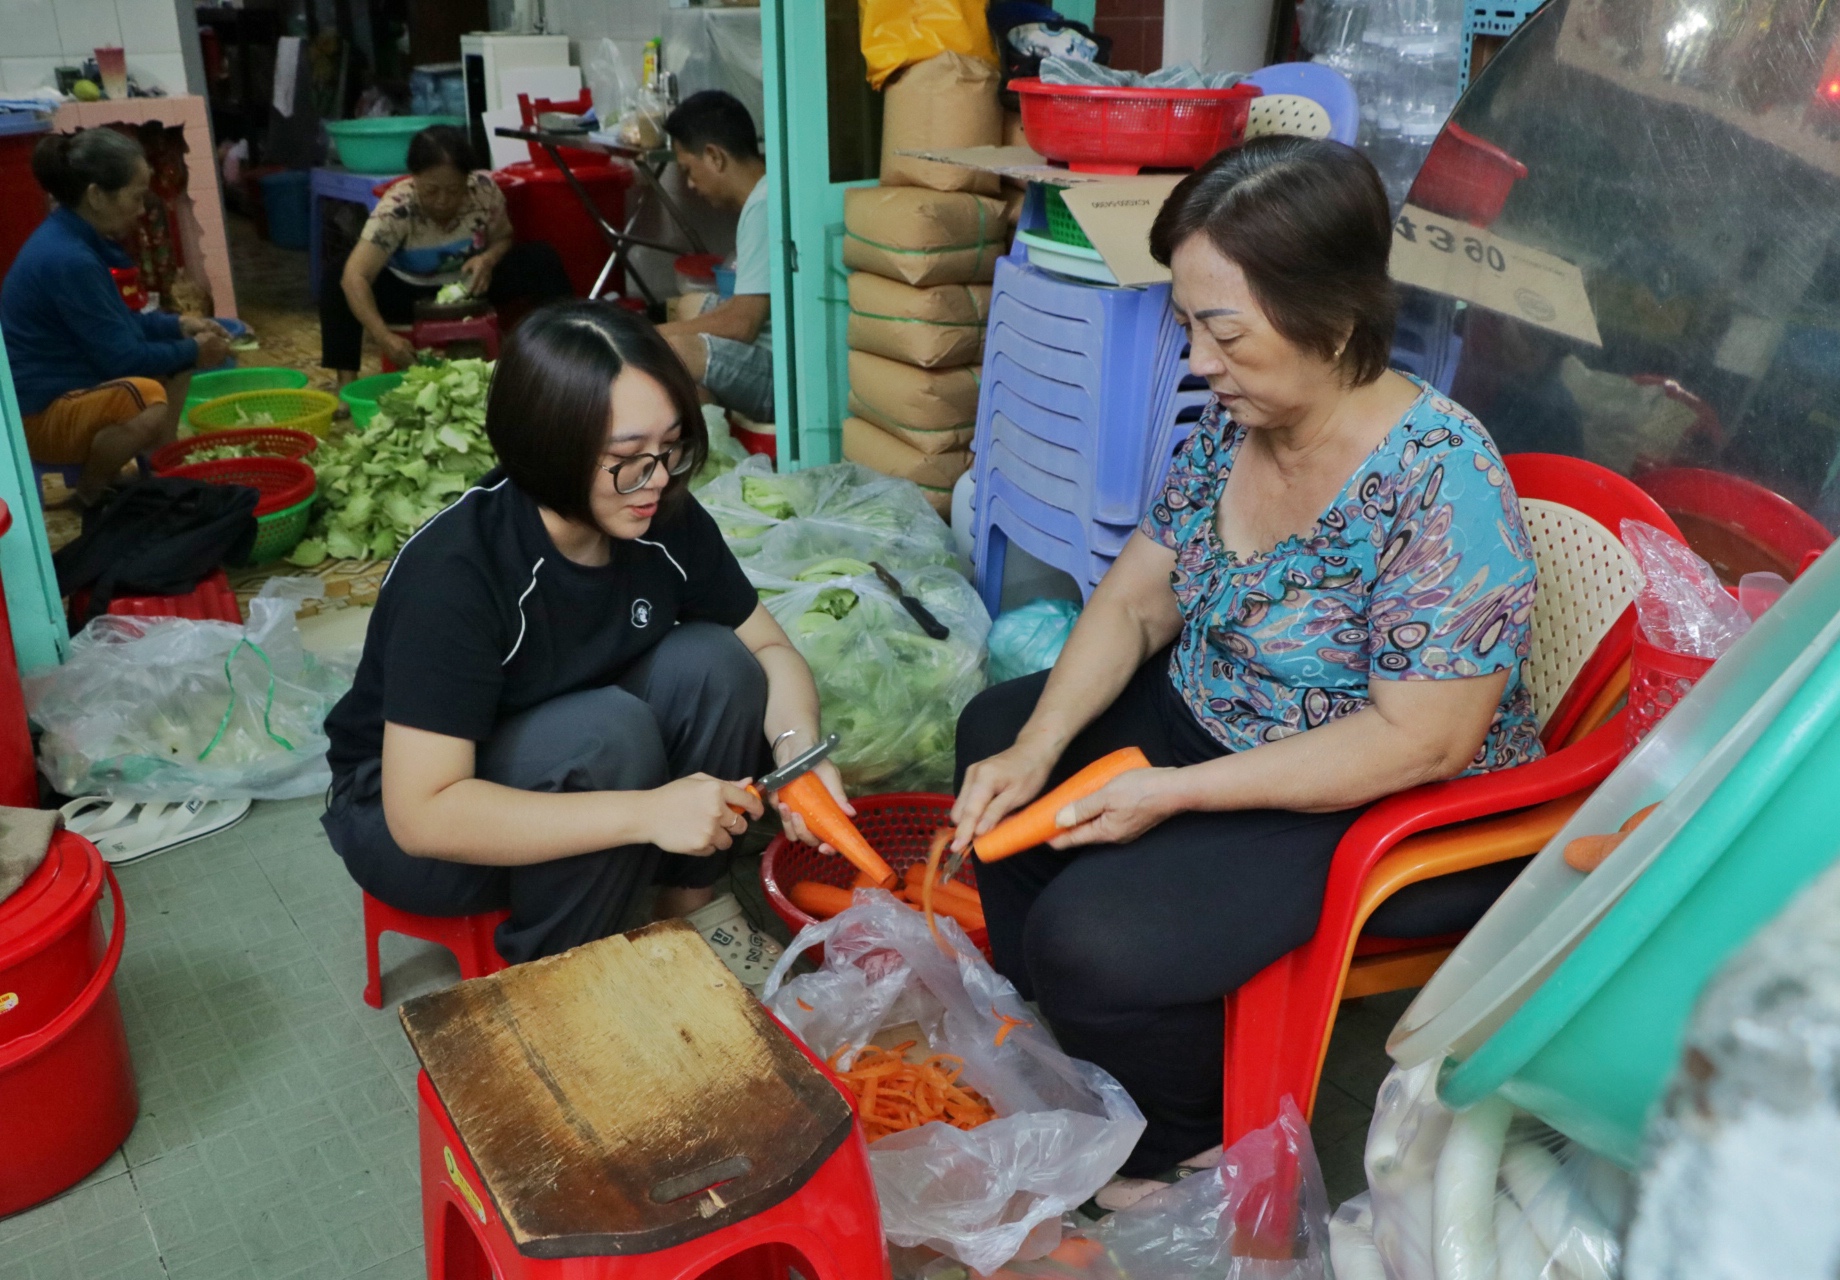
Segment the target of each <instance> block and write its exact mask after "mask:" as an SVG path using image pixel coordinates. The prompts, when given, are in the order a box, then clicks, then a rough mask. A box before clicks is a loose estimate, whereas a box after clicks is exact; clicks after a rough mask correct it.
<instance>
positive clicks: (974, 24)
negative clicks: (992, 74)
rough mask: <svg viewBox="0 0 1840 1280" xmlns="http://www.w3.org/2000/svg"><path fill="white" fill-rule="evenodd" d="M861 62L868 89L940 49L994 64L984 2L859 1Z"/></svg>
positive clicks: (973, 0) (927, 0) (993, 52)
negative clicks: (866, 68)
mask: <svg viewBox="0 0 1840 1280" xmlns="http://www.w3.org/2000/svg"><path fill="white" fill-rule="evenodd" d="M860 3H861V9H860V11H859V16H860V18H861V21H862V51H863V61H864V62H866V63H868V64H869V87H870V88H872V89H879V88H881V87H882V85H883V83H884V82H885V81H886V80H887V79H888V77H889V76H891V75H893V74H894V73H895V72H897V71H899V70H900V69H901V68H902V67H905V66H907V65H909V64H910V63H914V62H925V61H926V60H927V59H928V58H931V57H933V56H934V55H936V54H941V53H962V54H964V55H965V56H966V57H968V58H982V59H983V60H984V61H985V62H988V63H990V64H992V65H993V66H994V65H996V63H997V47H996V45H995V44H993V43H992V42H991V39H990V22H989V19H987V18H986V17H985V15H984V0H860Z"/></svg>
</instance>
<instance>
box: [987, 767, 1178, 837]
mask: <svg viewBox="0 0 1840 1280" xmlns="http://www.w3.org/2000/svg"><path fill="white" fill-rule="evenodd" d="M1149 767H1150V761H1149V759H1148V758H1147V757H1146V756H1145V755H1144V753H1143V752H1142V751H1140V750H1138V749H1137V748H1136V747H1125V748H1124V749H1122V750H1120V751H1114V752H1112V753H1111V754H1110V755H1108V756H1101V757H1100V758H1099V759H1097V760H1095V761H1093V762H1092V763H1091V764H1089V765H1087V766H1086V767H1085V768H1084V769H1082V770H1080V771H1079V772H1078V773H1076V774H1074V775H1073V776H1072V777H1071V778H1069V779H1067V781H1065V782H1063V783H1061V785H1060V786H1058V787H1056V788H1054V790H1052V791H1050V792H1049V793H1048V794H1047V795H1045V796H1043V797H1041V799H1039V800H1037V801H1035V803H1034V804H1031V805H1029V806H1028V807H1027V808H1026V809H1023V810H1021V811H1019V812H1017V813H1012V814H1011V815H1010V816H1009V817H1007V818H1005V819H1003V821H1001V822H999V823H998V824H997V825H996V826H994V827H992V828H991V829H990V830H989V831H986V832H985V833H984V834H983V835H981V836H979V837H978V838H977V839H976V840H975V841H974V842H973V843H972V849H973V850H974V851H975V852H976V853H977V856H978V857H979V858H980V859H981V860H982V861H984V862H995V861H997V860H998V859H999V858H1007V857H1009V856H1010V855H1011V854H1014V853H1021V852H1022V851H1023V850H1024V849H1033V848H1034V847H1035V846H1036V845H1040V844H1046V843H1047V842H1048V841H1049V840H1052V839H1053V838H1054V837H1055V836H1057V835H1059V834H1060V832H1061V826H1060V822H1059V820H1058V819H1059V815H1060V811H1061V810H1062V809H1065V808H1066V807H1067V806H1068V805H1070V804H1072V803H1073V802H1074V801H1075V800H1084V799H1085V798H1086V797H1087V796H1089V795H1091V794H1093V792H1095V791H1098V790H1099V789H1100V788H1101V787H1103V786H1105V785H1106V784H1107V783H1109V782H1111V780H1112V779H1114V778H1116V777H1118V776H1119V775H1120V774H1125V773H1129V772H1131V770H1133V769H1148V768H1149Z"/></svg>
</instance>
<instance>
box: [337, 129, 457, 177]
mask: <svg viewBox="0 0 1840 1280" xmlns="http://www.w3.org/2000/svg"><path fill="white" fill-rule="evenodd" d="M465 123H466V122H465V121H464V120H462V119H461V118H460V117H459V116H374V117H368V118H366V119H363V120H328V121H326V132H327V133H329V134H331V135H332V140H333V141H334V142H336V143H338V145H339V163H340V164H342V165H344V166H345V167H346V168H347V169H350V170H351V171H352V172H353V173H374V174H378V175H380V176H382V175H388V176H391V177H394V176H395V175H397V174H399V173H403V172H406V171H407V170H408V168H409V139H411V138H413V137H414V136H415V135H416V134H418V133H420V132H421V131H422V130H423V129H426V128H427V127H428V126H429V125H431V124H451V125H463V124H465Z"/></svg>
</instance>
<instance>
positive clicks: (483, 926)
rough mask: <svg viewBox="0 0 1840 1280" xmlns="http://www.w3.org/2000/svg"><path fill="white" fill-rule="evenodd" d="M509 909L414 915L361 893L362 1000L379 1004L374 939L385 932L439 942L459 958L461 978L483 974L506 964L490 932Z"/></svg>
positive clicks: (379, 979)
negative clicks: (362, 920)
mask: <svg viewBox="0 0 1840 1280" xmlns="http://www.w3.org/2000/svg"><path fill="white" fill-rule="evenodd" d="M510 914H511V913H510V912H509V911H488V912H486V913H484V914H483V915H477V916H418V915H415V914H414V913H412V912H408V911H398V910H397V909H396V908H395V907H392V906H390V905H389V904H388V903H385V902H379V901H378V900H377V899H375V898H373V897H371V895H370V894H368V893H367V894H365V895H364V973H365V982H364V1003H365V1004H368V1005H369V1006H370V1007H371V1008H373V1009H381V1008H383V975H382V973H381V972H380V968H381V965H380V962H379V960H378V959H377V939H378V938H379V937H380V936H381V935H383V934H385V933H400V934H402V935H403V936H404V937H406V938H420V939H421V940H422V941H423V942H434V943H439V944H440V945H441V946H443V947H446V948H447V949H448V950H449V951H451V952H453V953H454V959H456V960H458V961H459V962H460V976H461V978H463V979H465V978H483V977H485V976H486V975H487V974H490V973H497V972H498V971H499V970H500V969H503V968H506V967H507V966H506V964H505V961H504V959H503V958H502V957H501V956H500V955H499V954H498V947H497V946H495V945H494V944H493V941H492V932H493V930H495V929H497V928H498V926H499V925H500V924H502V923H504V920H505V917H507V916H509V915H510Z"/></svg>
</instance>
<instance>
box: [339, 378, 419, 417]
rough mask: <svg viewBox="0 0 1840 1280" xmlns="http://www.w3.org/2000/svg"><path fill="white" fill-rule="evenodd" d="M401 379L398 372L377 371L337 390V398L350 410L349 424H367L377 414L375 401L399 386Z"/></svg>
mask: <svg viewBox="0 0 1840 1280" xmlns="http://www.w3.org/2000/svg"><path fill="white" fill-rule="evenodd" d="M402 380H403V376H402V374H400V373H379V374H373V375H372V376H371V377H368V378H359V379H358V380H357V381H356V382H352V383H348V384H347V385H346V387H345V389H344V390H342V391H340V392H339V399H341V400H343V401H344V402H345V404H346V407H347V408H349V409H350V410H351V425H352V426H354V427H359V428H363V427H367V426H369V425H370V422H371V419H372V418H374V417H376V416H377V402H378V401H379V400H381V399H383V398H384V396H386V395H388V394H389V393H390V392H392V391H394V390H395V389H396V388H397V387H399V386H401V385H402Z"/></svg>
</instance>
